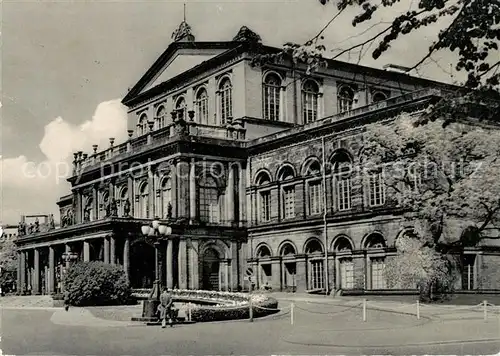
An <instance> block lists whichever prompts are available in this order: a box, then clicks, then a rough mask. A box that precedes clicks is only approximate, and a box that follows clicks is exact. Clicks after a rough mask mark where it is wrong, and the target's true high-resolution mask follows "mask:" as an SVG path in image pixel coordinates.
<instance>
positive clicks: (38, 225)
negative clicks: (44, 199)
mask: <svg viewBox="0 0 500 356" xmlns="http://www.w3.org/2000/svg"><path fill="white" fill-rule="evenodd" d="M34 229H35V232H40V221H38V218H36V220H35V227H34Z"/></svg>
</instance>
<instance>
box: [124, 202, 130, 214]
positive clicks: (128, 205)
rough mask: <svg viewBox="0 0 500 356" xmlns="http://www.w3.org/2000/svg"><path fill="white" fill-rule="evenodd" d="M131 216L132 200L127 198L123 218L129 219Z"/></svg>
mask: <svg viewBox="0 0 500 356" xmlns="http://www.w3.org/2000/svg"><path fill="white" fill-rule="evenodd" d="M129 216H130V199H129V198H127V199H126V200H125V202H124V203H123V217H125V218H128V217H129Z"/></svg>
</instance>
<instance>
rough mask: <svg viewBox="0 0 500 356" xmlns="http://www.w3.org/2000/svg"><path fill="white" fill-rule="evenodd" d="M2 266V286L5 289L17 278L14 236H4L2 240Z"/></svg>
mask: <svg viewBox="0 0 500 356" xmlns="http://www.w3.org/2000/svg"><path fill="white" fill-rule="evenodd" d="M0 268H1V273H0V286H1V287H2V289H3V288H5V286H7V285H12V284H13V283H14V282H15V280H16V279H15V278H16V270H17V253H16V245H15V243H14V239H13V238H9V237H4V238H3V241H0Z"/></svg>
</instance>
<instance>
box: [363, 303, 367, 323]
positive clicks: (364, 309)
mask: <svg viewBox="0 0 500 356" xmlns="http://www.w3.org/2000/svg"><path fill="white" fill-rule="evenodd" d="M363 321H366V299H363Z"/></svg>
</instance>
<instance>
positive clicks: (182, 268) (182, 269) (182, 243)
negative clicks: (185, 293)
mask: <svg viewBox="0 0 500 356" xmlns="http://www.w3.org/2000/svg"><path fill="white" fill-rule="evenodd" d="M177 261H178V266H179V267H178V270H179V288H180V289H187V245H186V240H185V239H182V240H179V257H178V260H177Z"/></svg>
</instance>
